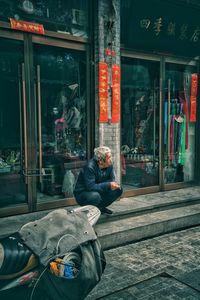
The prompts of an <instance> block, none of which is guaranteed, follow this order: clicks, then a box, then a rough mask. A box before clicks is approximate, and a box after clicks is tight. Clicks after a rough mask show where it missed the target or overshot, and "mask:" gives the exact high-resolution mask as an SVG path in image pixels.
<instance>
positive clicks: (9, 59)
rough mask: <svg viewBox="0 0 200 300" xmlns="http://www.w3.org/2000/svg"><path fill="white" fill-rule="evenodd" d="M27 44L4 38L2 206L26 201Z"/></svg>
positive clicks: (0, 76)
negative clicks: (24, 111) (23, 74)
mask: <svg viewBox="0 0 200 300" xmlns="http://www.w3.org/2000/svg"><path fill="white" fill-rule="evenodd" d="M22 62H23V44H22V43H20V42H18V41H10V40H8V39H3V38H1V39H0V90H1V100H0V207H2V206H8V205H15V204H18V203H23V202H25V184H24V180H23V177H22V168H23V166H22V163H23V162H22V155H23V153H22V150H23V146H22V143H23V141H22V139H23V131H22V118H23V117H22V111H21V109H20V106H22V102H23V99H22V96H21V85H22V78H21V66H22Z"/></svg>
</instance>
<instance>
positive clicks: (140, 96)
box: [121, 57, 198, 189]
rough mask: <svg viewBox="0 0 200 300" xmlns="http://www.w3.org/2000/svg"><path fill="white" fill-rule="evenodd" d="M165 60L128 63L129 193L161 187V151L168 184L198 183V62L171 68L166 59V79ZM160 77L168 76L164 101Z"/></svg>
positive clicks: (125, 168)
mask: <svg viewBox="0 0 200 300" xmlns="http://www.w3.org/2000/svg"><path fill="white" fill-rule="evenodd" d="M159 59H160V58H158V61H152V60H148V59H136V58H128V57H123V58H122V100H121V101H122V133H121V134H122V138H121V140H122V145H121V169H122V183H123V185H124V188H125V189H131V188H142V187H150V186H156V185H159V161H160V160H159V155H160V152H159V147H161V146H162V148H163V151H164V156H163V157H164V161H163V178H164V184H169V183H178V182H191V181H193V180H194V166H195V128H196V127H195V126H196V106H197V90H198V75H197V67H196V63H195V62H193V61H191V62H189V63H188V62H184V61H183V62H181V63H178V61H176V60H174V61H173V62H170V63H169V62H167V59H166V63H165V70H164V75H163V74H160V61H159ZM159 76H162V77H163V76H164V77H165V81H164V92H163V95H164V96H163V98H160V90H161V89H160V84H159ZM160 108H162V110H161V113H162V114H163V124H161V120H162V119H161V117H160V115H159V114H160ZM162 128H163V129H162ZM161 129H162V131H163V132H162V134H163V145H161V144H160V141H159V130H161ZM160 172H162V170H160Z"/></svg>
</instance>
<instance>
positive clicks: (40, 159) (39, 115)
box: [36, 65, 42, 183]
mask: <svg viewBox="0 0 200 300" xmlns="http://www.w3.org/2000/svg"><path fill="white" fill-rule="evenodd" d="M36 78H37V101H38V103H37V104H38V145H39V170H40V172H39V173H40V174H41V176H40V183H42V119H41V84H40V66H39V65H37V68H36Z"/></svg>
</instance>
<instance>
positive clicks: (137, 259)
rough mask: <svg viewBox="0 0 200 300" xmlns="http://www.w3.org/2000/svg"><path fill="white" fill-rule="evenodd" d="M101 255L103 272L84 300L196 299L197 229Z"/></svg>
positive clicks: (199, 288)
mask: <svg viewBox="0 0 200 300" xmlns="http://www.w3.org/2000/svg"><path fill="white" fill-rule="evenodd" d="M104 253H105V256H106V261H107V265H106V269H105V271H104V274H103V276H102V278H101V281H100V282H99V283H98V285H97V286H96V287H95V288H94V289H93V290H92V291H91V293H90V294H89V295H88V296H87V298H86V300H97V299H105V300H122V299H123V300H129V299H130V300H136V299H138V300H139V299H141V300H157V299H159V300H162V299H163V300H168V299H170V300H172V299H174V300H181V299H185V300H186V299H187V300H197V299H200V226H197V227H193V228H189V229H185V230H181V231H177V232H174V233H169V234H165V235H162V236H158V237H155V238H150V239H147V240H144V241H140V242H136V243H132V244H129V245H126V246H122V247H118V248H115V249H111V250H107V251H104Z"/></svg>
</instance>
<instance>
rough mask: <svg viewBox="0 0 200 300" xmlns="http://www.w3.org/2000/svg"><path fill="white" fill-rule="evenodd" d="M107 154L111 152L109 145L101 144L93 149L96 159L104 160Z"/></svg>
mask: <svg viewBox="0 0 200 300" xmlns="http://www.w3.org/2000/svg"><path fill="white" fill-rule="evenodd" d="M107 154H111V150H110V148H109V147H106V146H101V147H97V148H95V149H94V159H95V160H97V161H101V160H103V161H105V160H106V156H107Z"/></svg>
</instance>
